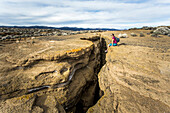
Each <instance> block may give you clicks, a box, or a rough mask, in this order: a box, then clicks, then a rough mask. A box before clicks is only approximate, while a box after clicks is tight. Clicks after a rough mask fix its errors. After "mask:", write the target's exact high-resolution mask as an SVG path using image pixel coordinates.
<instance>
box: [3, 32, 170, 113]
mask: <svg viewBox="0 0 170 113" xmlns="http://www.w3.org/2000/svg"><path fill="white" fill-rule="evenodd" d="M132 32H133V33H134V34H136V35H137V36H135V37H133V36H131V35H130V34H131V33H132ZM141 32H142V33H143V34H144V35H145V37H140V33H141ZM112 33H114V34H115V36H118V35H119V34H120V33H121V34H124V33H126V34H127V35H128V36H129V37H128V38H120V42H119V44H118V46H116V47H110V48H108V53H107V54H106V53H105V52H104V51H105V49H106V44H109V43H110V41H111V34H112ZM148 33H150V30H126V31H107V32H103V33H101V34H100V35H97V34H94V33H84V34H77V35H65V36H43V37H36V38H34V39H26V40H25V41H24V40H23V41H20V42H19V43H16V42H10V41H8V40H7V41H2V42H1V43H0V64H1V65H0V113H1V112H2V113H24V112H25V113H66V112H67V113H71V112H72V113H84V112H86V111H87V112H89V113H169V112H170V88H169V86H170V82H169V81H170V76H169V75H170V38H169V37H168V36H162V37H161V38H158V37H151V35H150V34H149V35H146V34H148ZM105 54H106V56H105Z"/></svg>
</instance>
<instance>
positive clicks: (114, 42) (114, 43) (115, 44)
mask: <svg viewBox="0 0 170 113" xmlns="http://www.w3.org/2000/svg"><path fill="white" fill-rule="evenodd" d="M112 36H113V37H112V43H110V44H109V45H108V48H109V47H110V46H117V40H116V37H115V35H114V34H112ZM105 52H107V50H105Z"/></svg>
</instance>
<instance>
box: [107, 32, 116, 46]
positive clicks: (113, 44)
mask: <svg viewBox="0 0 170 113" xmlns="http://www.w3.org/2000/svg"><path fill="white" fill-rule="evenodd" d="M112 36H113V37H112V43H110V44H109V47H110V46H117V40H116V37H115V35H114V34H112Z"/></svg>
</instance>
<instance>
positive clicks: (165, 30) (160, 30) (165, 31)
mask: <svg viewBox="0 0 170 113" xmlns="http://www.w3.org/2000/svg"><path fill="white" fill-rule="evenodd" d="M153 33H155V34H157V35H168V34H170V29H169V28H168V27H158V28H157V29H156V30H154V31H153Z"/></svg>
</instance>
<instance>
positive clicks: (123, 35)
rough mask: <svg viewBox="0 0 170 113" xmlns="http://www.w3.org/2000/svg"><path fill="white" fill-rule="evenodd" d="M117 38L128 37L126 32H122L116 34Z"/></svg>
mask: <svg viewBox="0 0 170 113" xmlns="http://www.w3.org/2000/svg"><path fill="white" fill-rule="evenodd" d="M118 37H119V38H128V35H127V34H126V33H123V34H121V33H120V34H119V35H118Z"/></svg>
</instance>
